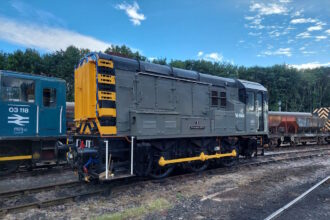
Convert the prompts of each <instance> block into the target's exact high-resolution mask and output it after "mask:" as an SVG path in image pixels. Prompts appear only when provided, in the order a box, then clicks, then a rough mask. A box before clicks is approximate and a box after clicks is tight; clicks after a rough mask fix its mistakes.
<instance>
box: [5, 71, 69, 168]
mask: <svg viewBox="0 0 330 220" xmlns="http://www.w3.org/2000/svg"><path fill="white" fill-rule="evenodd" d="M0 90H1V97H0V112H1V117H0V124H1V127H0V173H1V174H6V173H9V172H12V171H13V170H15V169H16V168H17V167H18V166H19V165H20V164H21V163H22V162H27V163H28V164H29V165H30V166H33V164H35V163H36V162H38V161H41V160H54V159H55V158H56V154H55V144H56V142H57V141H58V140H60V139H64V140H65V137H66V136H65V135H66V117H65V114H66V105H65V96H66V91H65V90H66V89H65V82H64V80H60V79H56V78H50V77H43V76H37V75H32V74H22V73H17V72H11V71H0Z"/></svg>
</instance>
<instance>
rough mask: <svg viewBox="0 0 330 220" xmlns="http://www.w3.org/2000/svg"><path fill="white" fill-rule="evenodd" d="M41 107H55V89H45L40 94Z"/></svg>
mask: <svg viewBox="0 0 330 220" xmlns="http://www.w3.org/2000/svg"><path fill="white" fill-rule="evenodd" d="M42 94H43V95H42V97H43V105H44V106H45V107H55V106H56V89H53V88H45V89H43V93H42Z"/></svg>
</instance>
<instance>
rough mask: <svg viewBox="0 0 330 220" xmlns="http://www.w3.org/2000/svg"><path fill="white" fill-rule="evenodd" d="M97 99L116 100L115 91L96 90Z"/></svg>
mask: <svg viewBox="0 0 330 220" xmlns="http://www.w3.org/2000/svg"><path fill="white" fill-rule="evenodd" d="M98 97H99V100H108V101H116V93H115V92H105V91H99V92H98Z"/></svg>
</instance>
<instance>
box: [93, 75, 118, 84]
mask: <svg viewBox="0 0 330 220" xmlns="http://www.w3.org/2000/svg"><path fill="white" fill-rule="evenodd" d="M97 78H98V82H99V83H103V84H112V85H114V84H116V80H115V76H109V75H105V74H98V76H97Z"/></svg>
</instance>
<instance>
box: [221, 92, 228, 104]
mask: <svg viewBox="0 0 330 220" xmlns="http://www.w3.org/2000/svg"><path fill="white" fill-rule="evenodd" d="M226 105H227V96H226V92H220V107H226Z"/></svg>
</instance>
